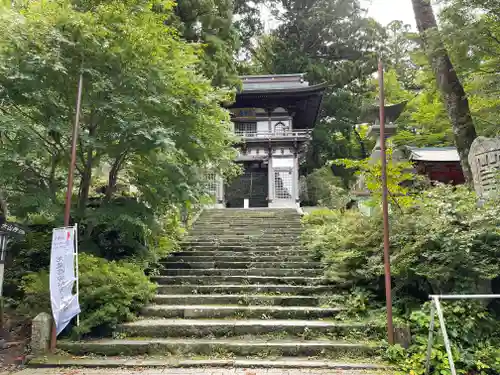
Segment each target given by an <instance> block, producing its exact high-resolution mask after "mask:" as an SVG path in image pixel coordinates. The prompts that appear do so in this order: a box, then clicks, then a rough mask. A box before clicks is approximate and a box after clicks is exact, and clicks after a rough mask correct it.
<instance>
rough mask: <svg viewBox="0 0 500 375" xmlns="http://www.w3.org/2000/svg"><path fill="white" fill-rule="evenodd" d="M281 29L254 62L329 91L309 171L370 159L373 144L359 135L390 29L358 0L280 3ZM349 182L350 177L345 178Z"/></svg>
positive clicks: (267, 70)
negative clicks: (368, 88)
mask: <svg viewBox="0 0 500 375" xmlns="http://www.w3.org/2000/svg"><path fill="white" fill-rule="evenodd" d="M276 8H277V9H278V10H277V11H276V17H277V18H278V19H279V20H280V21H281V22H280V25H279V26H278V27H277V28H276V29H275V30H273V31H272V32H271V33H270V34H269V35H266V36H264V37H263V38H261V39H260V40H259V44H258V46H257V48H255V50H254V51H253V54H252V59H253V62H254V65H255V66H256V67H257V69H256V70H257V71H258V72H260V73H266V74H284V73H297V72H304V73H306V79H307V80H308V81H309V82H310V83H311V84H318V83H323V82H326V83H327V84H328V88H327V90H326V92H325V96H324V99H323V104H322V110H321V112H320V114H319V117H318V123H317V125H316V127H315V130H314V133H313V140H312V145H311V147H310V148H309V151H308V155H307V160H306V163H305V165H304V170H305V171H307V172H312V171H313V170H315V169H317V168H321V167H323V166H324V165H325V164H326V162H327V161H329V160H332V159H338V158H365V157H367V156H368V153H369V152H370V149H369V146H368V144H365V141H364V140H363V139H360V138H359V137H358V136H357V135H356V132H355V127H356V125H357V123H358V117H359V115H360V108H361V102H362V96H361V95H360V94H362V93H364V92H366V82H367V80H369V79H371V74H372V73H373V72H375V71H376V69H377V50H378V48H379V46H381V44H382V40H383V35H384V30H383V28H382V27H381V26H380V25H379V24H377V23H376V22H375V21H374V20H373V19H370V18H367V17H366V16H365V13H364V11H363V9H362V8H361V6H360V2H359V1H357V0H348V1H345V0H334V1H331V0H320V1H316V0H307V1H286V2H280V3H279V5H278V6H276ZM343 177H345V178H346V180H348V179H349V174H346V175H345V176H343Z"/></svg>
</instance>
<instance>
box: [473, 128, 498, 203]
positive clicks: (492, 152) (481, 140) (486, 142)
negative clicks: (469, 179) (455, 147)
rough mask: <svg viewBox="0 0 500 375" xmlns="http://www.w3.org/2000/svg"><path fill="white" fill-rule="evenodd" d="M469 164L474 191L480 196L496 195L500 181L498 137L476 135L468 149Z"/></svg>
mask: <svg viewBox="0 0 500 375" xmlns="http://www.w3.org/2000/svg"><path fill="white" fill-rule="evenodd" d="M469 164H470V166H471V169H472V175H473V178H474V189H475V190H476V193H477V194H478V195H479V196H480V197H482V198H489V197H492V196H494V195H496V194H497V193H498V191H499V181H500V179H499V176H500V138H486V137H477V138H476V139H475V140H474V142H473V143H472V146H471V148H470V151H469Z"/></svg>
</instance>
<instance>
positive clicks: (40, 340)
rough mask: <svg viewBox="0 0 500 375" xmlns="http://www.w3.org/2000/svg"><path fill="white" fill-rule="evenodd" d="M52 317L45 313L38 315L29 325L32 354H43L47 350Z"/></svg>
mask: <svg viewBox="0 0 500 375" xmlns="http://www.w3.org/2000/svg"><path fill="white" fill-rule="evenodd" d="M51 328H52V317H51V316H50V315H49V314H47V313H44V312H43V313H40V314H38V315H37V316H36V317H35V319H33V323H32V325H31V348H32V350H33V353H35V354H37V353H45V352H47V351H48V350H49V345H50V334H51Z"/></svg>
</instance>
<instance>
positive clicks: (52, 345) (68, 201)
mask: <svg viewBox="0 0 500 375" xmlns="http://www.w3.org/2000/svg"><path fill="white" fill-rule="evenodd" d="M81 69H83V62H82V66H81ZM82 89H83V71H80V78H79V79H78V88H77V95H76V113H75V123H74V125H73V134H72V141H71V161H70V164H69V171H68V188H67V190H66V203H65V207H64V226H65V227H68V226H69V221H70V211H71V198H72V196H73V174H74V172H75V164H76V144H77V139H78V127H79V125H80V109H81V105H82ZM52 315H53V314H52ZM53 323H54V324H53V325H52V334H51V340H50V351H51V352H54V351H55V350H56V345H57V332H56V322H55V320H53Z"/></svg>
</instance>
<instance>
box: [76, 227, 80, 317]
mask: <svg viewBox="0 0 500 375" xmlns="http://www.w3.org/2000/svg"><path fill="white" fill-rule="evenodd" d="M75 278H76V299H77V301H78V303H80V274H79V270H78V224H77V223H75ZM76 326H77V327H79V326H80V314H77V315H76Z"/></svg>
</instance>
